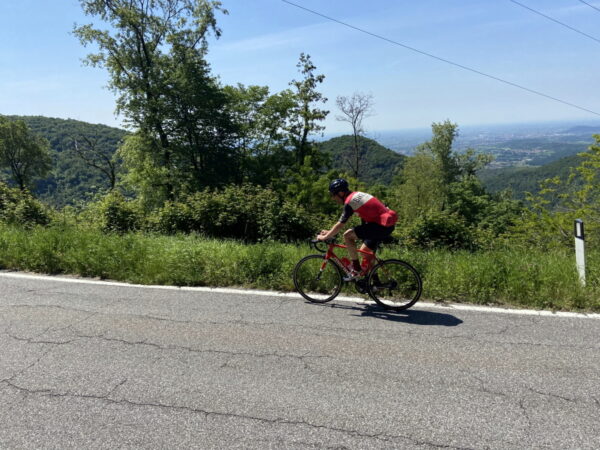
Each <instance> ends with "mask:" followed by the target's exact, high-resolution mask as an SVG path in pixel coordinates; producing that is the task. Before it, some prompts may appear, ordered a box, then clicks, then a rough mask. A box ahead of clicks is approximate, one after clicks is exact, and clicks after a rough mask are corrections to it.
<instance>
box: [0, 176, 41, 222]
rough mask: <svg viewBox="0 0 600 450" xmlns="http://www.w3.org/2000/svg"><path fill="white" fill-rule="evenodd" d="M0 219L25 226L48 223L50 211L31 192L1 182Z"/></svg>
mask: <svg viewBox="0 0 600 450" xmlns="http://www.w3.org/2000/svg"><path fill="white" fill-rule="evenodd" d="M0 221H2V222H5V223H8V224H15V225H23V226H25V227H32V226H35V225H47V224H48V223H49V222H50V211H49V210H48V209H47V208H46V207H45V206H44V205H42V203H40V202H39V201H37V200H36V199H34V198H33V197H32V196H31V194H29V192H27V191H21V190H19V189H13V188H9V187H8V186H7V185H6V184H4V183H2V182H0Z"/></svg>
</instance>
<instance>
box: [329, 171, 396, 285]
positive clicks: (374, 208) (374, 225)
mask: <svg viewBox="0 0 600 450" xmlns="http://www.w3.org/2000/svg"><path fill="white" fill-rule="evenodd" d="M329 193H330V195H331V198H332V199H333V200H334V201H335V202H336V203H337V204H339V205H344V210H343V211H342V215H341V217H340V219H339V221H338V222H337V223H336V224H335V225H334V226H333V227H332V228H331V229H330V230H322V231H321V233H319V235H318V236H317V239H318V240H319V241H325V240H327V239H332V238H333V237H334V236H336V235H337V234H338V233H339V232H340V230H341V229H342V228H344V226H345V224H346V222H347V221H348V219H349V218H350V216H352V214H354V213H356V214H358V216H359V217H360V218H361V219H362V224H361V225H359V226H357V227H354V228H351V229H349V230H347V231H346V232H345V233H344V241H345V243H346V246H347V247H348V254H349V256H350V259H351V260H352V271H351V274H350V277H349V278H348V279H347V280H346V281H350V280H352V279H355V278H357V277H359V276H361V275H362V272H366V271H367V270H368V268H369V266H370V264H371V261H372V259H373V256H367V255H365V256H364V257H363V265H362V267H361V264H360V262H359V261H358V252H357V251H356V240H357V239H361V240H362V241H363V245H362V246H361V250H366V249H369V250H371V251H373V252H375V250H377V245H378V243H379V242H381V241H383V240H385V239H386V238H388V237H389V236H390V235H391V234H392V231H394V228H395V225H396V222H397V221H398V214H397V213H396V212H395V211H393V210H391V209H389V208H388V207H386V206H385V205H384V204H383V203H382V202H381V201H379V199H377V198H376V197H374V196H372V195H370V194H367V193H364V192H351V191H350V189H349V187H348V182H347V181H346V180H344V179H343V178H338V179H336V180H333V181H332V182H331V183H330V184H329Z"/></svg>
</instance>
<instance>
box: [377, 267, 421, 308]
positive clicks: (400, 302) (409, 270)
mask: <svg viewBox="0 0 600 450" xmlns="http://www.w3.org/2000/svg"><path fill="white" fill-rule="evenodd" d="M421 290H422V283H421V277H420V276H419V274H418V273H417V271H416V270H415V269H414V268H413V267H412V266H410V265H409V264H408V263H405V262H403V261H399V260H393V259H391V260H387V261H383V262H382V263H380V264H378V265H377V266H375V267H374V268H373V271H372V272H371V275H370V276H369V291H370V293H371V297H373V299H374V300H375V301H376V302H377V303H379V304H380V305H381V306H383V307H384V308H387V309H392V310H396V311H399V310H402V309H406V308H409V307H410V306H412V305H413V304H414V303H415V302H416V301H417V300H418V299H419V297H420V296H421Z"/></svg>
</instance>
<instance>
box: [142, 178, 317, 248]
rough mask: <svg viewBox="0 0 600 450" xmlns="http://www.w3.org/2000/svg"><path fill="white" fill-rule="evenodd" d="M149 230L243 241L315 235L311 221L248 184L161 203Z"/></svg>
mask: <svg viewBox="0 0 600 450" xmlns="http://www.w3.org/2000/svg"><path fill="white" fill-rule="evenodd" d="M148 228H149V230H151V231H157V232H161V233H169V234H173V233H177V232H184V233H188V232H197V233H201V234H204V235H206V236H210V237H217V238H233V239H240V240H244V241H247V242H259V241H265V240H280V241H294V240H299V239H304V238H308V237H309V236H311V235H312V234H313V233H315V230H316V229H317V227H316V222H315V219H313V217H312V216H311V215H310V214H309V213H308V212H307V211H306V210H305V209H304V208H303V207H301V206H299V205H297V204H295V203H293V202H290V201H287V200H283V199H282V198H281V197H280V196H279V195H278V194H277V193H276V192H275V191H273V190H272V189H269V188H263V187H260V186H255V185H251V184H244V185H241V186H227V187H225V188H224V189H222V190H219V191H211V190H205V191H202V192H198V193H195V194H192V195H190V196H188V197H187V198H186V199H185V200H183V201H180V202H172V203H167V204H165V206H164V207H162V208H160V209H159V210H157V211H155V212H154V213H153V214H152V215H151V217H150V219H149V221H148Z"/></svg>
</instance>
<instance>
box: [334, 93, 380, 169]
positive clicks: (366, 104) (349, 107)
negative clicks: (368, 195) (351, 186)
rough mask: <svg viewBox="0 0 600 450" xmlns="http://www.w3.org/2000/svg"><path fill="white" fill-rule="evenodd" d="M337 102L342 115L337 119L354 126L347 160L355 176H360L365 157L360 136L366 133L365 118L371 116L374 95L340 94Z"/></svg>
mask: <svg viewBox="0 0 600 450" xmlns="http://www.w3.org/2000/svg"><path fill="white" fill-rule="evenodd" d="M336 104H337V106H338V108H339V109H340V111H342V115H339V116H336V119H337V120H339V121H342V122H348V123H349V124H350V126H351V127H352V136H353V138H354V140H353V145H352V152H351V157H348V158H346V160H347V161H346V162H347V163H348V166H349V167H350V170H352V174H353V175H354V177H355V178H359V176H360V168H361V163H362V161H363V159H364V156H365V152H364V147H363V146H362V145H360V138H361V137H362V136H363V135H364V131H365V130H364V127H363V120H364V119H365V118H366V117H369V116H370V114H371V110H372V109H373V96H372V95H371V94H362V93H360V92H355V93H354V94H352V97H344V96H339V97H338V98H337V99H336Z"/></svg>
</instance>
